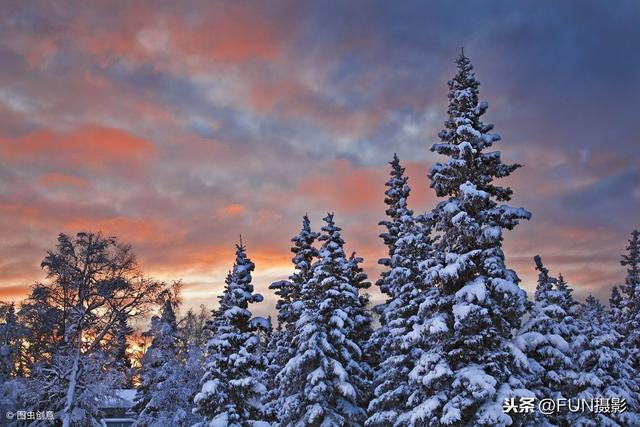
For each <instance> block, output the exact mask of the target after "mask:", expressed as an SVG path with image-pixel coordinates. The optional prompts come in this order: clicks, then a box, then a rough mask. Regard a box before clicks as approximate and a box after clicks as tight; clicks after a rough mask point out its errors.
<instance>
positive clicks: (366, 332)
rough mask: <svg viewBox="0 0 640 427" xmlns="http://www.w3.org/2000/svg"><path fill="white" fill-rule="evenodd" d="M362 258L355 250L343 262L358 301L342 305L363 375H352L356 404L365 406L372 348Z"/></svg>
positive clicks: (366, 284)
mask: <svg viewBox="0 0 640 427" xmlns="http://www.w3.org/2000/svg"><path fill="white" fill-rule="evenodd" d="M363 261H364V260H363V259H362V257H359V256H357V255H356V253H355V252H352V253H351V256H349V258H348V259H347V261H346V262H345V272H344V274H345V277H346V278H347V280H348V282H349V283H350V284H351V286H353V287H354V288H355V289H357V290H358V298H359V301H357V302H355V303H352V304H350V305H347V306H345V307H344V310H345V312H346V313H347V315H348V316H349V317H350V318H351V319H353V329H352V331H351V332H350V333H349V335H348V336H347V338H348V339H350V340H351V341H353V342H354V343H355V344H356V345H357V346H358V348H359V349H360V356H359V359H358V360H359V362H358V363H359V364H360V367H361V368H362V371H363V372H364V375H357V376H355V377H354V382H355V384H356V387H357V389H358V390H360V395H359V401H358V406H360V407H361V408H366V407H367V405H369V401H370V400H371V393H372V390H371V386H372V378H373V366H372V365H371V363H370V360H371V354H372V353H373V349H372V348H371V347H369V340H370V339H371V334H372V332H373V328H372V323H373V319H372V317H371V311H370V310H369V308H368V307H369V294H368V293H366V290H367V289H369V287H370V286H371V283H370V282H369V281H368V280H367V275H366V274H365V272H364V270H363V269H362V266H361V265H360V264H361V263H362V262H363Z"/></svg>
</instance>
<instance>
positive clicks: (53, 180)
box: [38, 173, 89, 187]
mask: <svg viewBox="0 0 640 427" xmlns="http://www.w3.org/2000/svg"><path fill="white" fill-rule="evenodd" d="M38 184H40V185H44V186H46V187H87V186H88V185H89V182H88V181H87V180H86V179H84V178H81V177H78V176H72V175H63V174H60V173H48V174H46V175H42V176H41V177H40V178H38Z"/></svg>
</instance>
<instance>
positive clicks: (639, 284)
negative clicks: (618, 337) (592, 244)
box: [619, 230, 640, 372]
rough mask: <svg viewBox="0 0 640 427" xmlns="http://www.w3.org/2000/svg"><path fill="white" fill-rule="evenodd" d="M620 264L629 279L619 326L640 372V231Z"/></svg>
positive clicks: (621, 289)
mask: <svg viewBox="0 0 640 427" xmlns="http://www.w3.org/2000/svg"><path fill="white" fill-rule="evenodd" d="M620 264H621V265H622V266H624V267H627V277H626V278H625V281H624V284H622V285H620V291H621V294H622V300H621V301H620V306H621V316H622V319H621V320H620V322H619V325H620V326H621V328H620V330H621V333H622V334H623V335H624V347H625V348H626V350H627V351H628V354H629V357H630V358H631V362H632V365H633V367H634V368H635V369H636V371H638V372H640V230H634V231H633V232H632V233H631V239H629V245H628V246H627V253H626V254H624V255H622V260H621V261H620Z"/></svg>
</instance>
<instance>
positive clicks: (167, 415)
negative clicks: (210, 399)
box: [133, 298, 201, 427]
mask: <svg viewBox="0 0 640 427" xmlns="http://www.w3.org/2000/svg"><path fill="white" fill-rule="evenodd" d="M174 306H177V301H176V300H172V299H171V298H164V301H162V309H161V312H160V316H154V317H153V318H152V319H151V330H150V331H149V335H150V336H152V337H153V340H152V342H151V346H150V347H149V348H148V349H147V351H146V353H145V354H144V356H143V358H142V361H141V362H142V369H141V372H140V385H139V387H138V392H137V394H136V399H135V406H134V408H133V410H134V411H135V412H136V413H137V414H138V417H137V421H136V423H135V425H137V426H158V427H159V426H166V425H172V426H188V425H192V424H194V423H195V422H197V421H198V418H199V417H195V416H194V415H193V414H192V406H193V405H192V401H193V397H194V395H195V393H196V389H195V386H196V384H197V382H198V381H199V380H200V377H201V375H198V374H200V373H201V372H200V370H199V369H197V368H196V366H197V365H196V361H195V360H192V359H190V357H189V354H184V353H183V354H181V353H180V350H179V349H180V347H179V346H178V324H177V321H176V315H175V311H174ZM194 365H196V366H194Z"/></svg>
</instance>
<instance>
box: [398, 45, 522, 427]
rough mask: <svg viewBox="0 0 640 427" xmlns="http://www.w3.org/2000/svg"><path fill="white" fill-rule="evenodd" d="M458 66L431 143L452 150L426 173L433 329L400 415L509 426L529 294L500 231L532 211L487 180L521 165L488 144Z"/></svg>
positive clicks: (469, 73) (478, 105) (471, 81)
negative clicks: (432, 195)
mask: <svg viewBox="0 0 640 427" xmlns="http://www.w3.org/2000/svg"><path fill="white" fill-rule="evenodd" d="M457 65H458V72H457V74H456V75H455V77H454V78H453V80H451V81H450V82H449V89H450V92H449V108H448V114H449V119H448V120H447V121H446V122H445V129H444V130H443V131H441V132H440V133H439V137H440V140H441V142H440V143H436V144H434V145H433V146H432V147H431V150H432V151H435V152H437V153H438V154H441V155H445V156H448V157H449V160H448V161H447V162H446V163H437V164H436V165H434V166H433V168H432V169H431V172H430V174H429V178H430V180H431V187H433V188H434V189H435V191H436V194H437V195H438V196H439V197H446V200H444V201H442V202H440V203H439V204H438V205H437V206H436V207H435V209H434V210H433V211H432V218H433V221H434V227H435V231H436V232H437V233H439V240H438V241H437V242H436V244H435V259H436V261H437V263H436V265H434V266H433V267H431V268H429V269H428V280H429V281H431V282H432V283H433V284H434V285H435V286H437V289H438V291H439V294H440V295H439V300H433V299H430V300H429V302H428V306H429V307H430V308H429V309H428V310H424V313H425V315H426V316H428V318H425V319H422V322H423V323H425V324H429V325H430V326H429V328H430V330H433V331H434V333H435V334H436V337H434V338H435V339H433V340H429V339H428V338H426V337H425V340H426V341H427V343H428V348H424V353H423V355H422V356H421V358H420V361H419V362H418V364H417V366H416V368H414V370H413V372H412V373H411V374H410V375H411V378H412V385H413V387H414V388H415V391H414V393H413V394H412V396H411V397H410V399H409V405H410V407H411V410H410V411H408V412H407V413H406V414H405V416H404V417H403V418H402V419H401V420H399V422H398V424H411V425H493V426H495V425H508V424H511V423H513V422H514V421H515V420H514V419H513V418H514V415H513V414H505V413H504V411H503V409H502V405H503V403H504V399H505V398H507V397H511V396H515V395H520V394H523V393H525V394H527V395H531V394H530V393H531V392H528V391H527V390H524V389H522V384H521V382H520V381H518V379H517V376H516V375H515V373H516V371H517V369H518V366H517V364H516V362H515V361H514V357H513V354H512V352H513V349H512V345H511V343H510V341H511V339H512V331H514V330H517V329H519V328H520V322H521V318H522V316H523V314H524V313H525V311H526V306H527V299H526V293H525V292H524V290H522V289H521V288H520V287H519V286H518V283H519V281H520V280H519V278H518V276H517V275H516V273H515V272H514V271H512V270H509V269H507V267H506V265H505V259H504V254H503V251H502V240H503V237H502V233H503V231H504V230H511V229H513V228H514V227H515V226H516V225H517V224H518V223H519V221H521V220H523V219H529V218H530V217H531V214H530V213H529V212H527V211H526V210H525V209H522V208H513V207H511V206H508V205H506V204H499V202H503V201H508V200H510V198H511V194H512V191H511V189H510V188H508V187H501V186H498V185H496V184H495V183H494V180H495V179H496V178H502V177H506V176H509V175H510V174H511V172H513V171H514V170H515V169H517V168H518V167H519V166H520V165H518V164H512V165H508V164H505V163H503V162H502V161H501V159H500V152H498V151H491V152H489V151H486V149H487V148H490V147H491V146H492V145H493V144H494V143H496V142H498V141H499V140H500V137H499V136H498V135H496V134H493V133H490V131H491V129H492V128H493V126H492V125H489V124H485V123H483V122H482V120H481V117H482V115H483V114H484V113H485V111H486V110H487V104H486V103H485V102H479V100H478V86H479V82H478V80H476V78H475V75H474V73H473V66H472V65H471V61H470V60H469V58H467V57H466V56H464V54H461V55H460V57H459V58H458V60H457ZM436 320H437V321H436ZM434 321H435V323H434ZM444 329H446V331H444Z"/></svg>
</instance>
